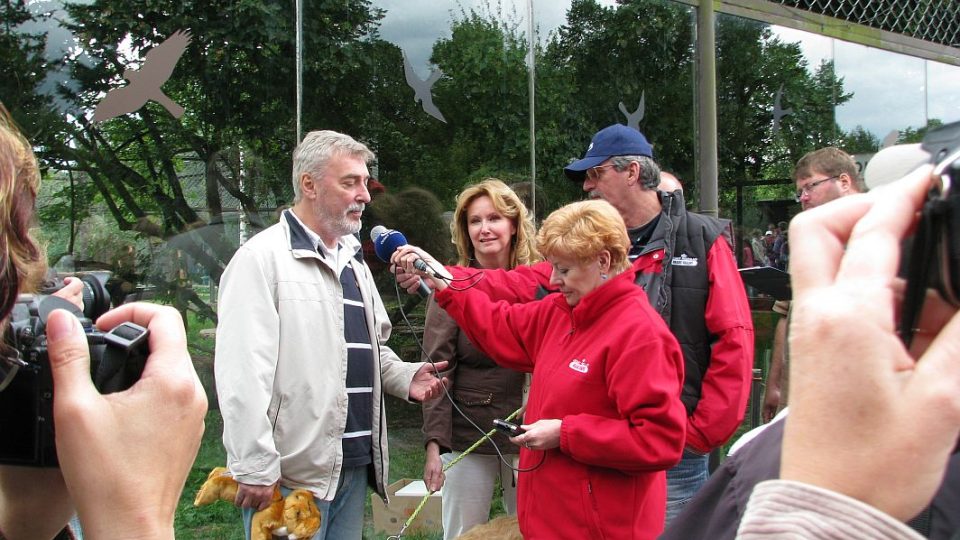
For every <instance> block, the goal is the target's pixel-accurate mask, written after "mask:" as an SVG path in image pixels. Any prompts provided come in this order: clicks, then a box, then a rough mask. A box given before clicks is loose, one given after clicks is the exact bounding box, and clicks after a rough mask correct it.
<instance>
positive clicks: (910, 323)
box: [899, 122, 960, 345]
mask: <svg viewBox="0 0 960 540" xmlns="http://www.w3.org/2000/svg"><path fill="white" fill-rule="evenodd" d="M920 148H921V150H922V151H923V152H924V153H926V154H927V155H929V156H930V157H929V161H930V162H931V163H934V164H935V165H936V166H935V168H934V175H935V177H936V179H937V182H936V184H935V185H933V186H932V187H931V189H930V191H929V193H928V194H927V200H926V202H925V203H924V206H923V210H922V213H921V216H920V221H919V223H918V224H917V230H916V233H915V234H914V236H913V238H912V239H910V241H909V246H908V247H906V248H905V250H904V253H905V254H906V263H905V264H904V265H903V268H905V270H906V279H907V289H906V292H905V294H904V301H903V306H902V309H901V316H900V327H899V331H900V336H901V338H902V339H903V340H904V342H905V343H906V344H907V345H909V344H910V342H911V340H912V339H913V335H914V333H915V331H916V325H917V322H918V321H919V317H920V312H921V311H922V310H923V302H924V299H925V298H926V292H927V289H933V290H935V291H937V292H938V293H939V294H940V296H941V297H943V299H944V300H946V301H947V302H949V303H950V304H952V305H953V306H955V307H960V186H958V185H957V184H958V183H960V122H953V123H951V124H946V125H944V126H941V127H939V128H936V129H933V130H931V131H929V132H928V133H927V135H926V136H925V137H924V138H923V142H922V143H921V144H920Z"/></svg>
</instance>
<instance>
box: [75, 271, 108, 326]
mask: <svg viewBox="0 0 960 540" xmlns="http://www.w3.org/2000/svg"><path fill="white" fill-rule="evenodd" d="M80 281H82V282H83V316H84V317H86V318H88V319H90V320H91V321H95V320H97V318H98V317H100V316H101V315H103V314H104V313H106V312H107V311H109V310H110V293H108V292H107V288H106V287H105V286H104V283H103V281H101V280H100V279H99V278H98V277H97V276H96V275H93V274H85V275H83V276H81V277H80Z"/></svg>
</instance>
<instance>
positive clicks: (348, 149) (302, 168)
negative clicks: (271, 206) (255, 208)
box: [293, 130, 375, 204]
mask: <svg viewBox="0 0 960 540" xmlns="http://www.w3.org/2000/svg"><path fill="white" fill-rule="evenodd" d="M335 155H346V156H350V157H358V158H361V159H363V161H364V162H365V163H369V162H371V161H373V159H374V157H375V156H374V154H373V152H372V151H371V150H370V149H369V148H367V145H365V144H363V143H362V142H359V141H357V140H356V139H354V138H353V137H351V136H349V135H344V134H343V133H337V132H336V131H330V130H323V131H311V132H310V133H307V135H306V136H305V137H304V138H303V140H302V141H300V144H298V145H297V148H296V149H295V150H294V151H293V202H294V204H296V203H297V202H299V201H300V199H301V197H303V193H301V192H300V177H301V176H302V175H303V174H304V173H309V174H312V175H321V174H323V172H324V169H325V168H326V166H327V162H329V161H330V158H332V157H333V156H335Z"/></svg>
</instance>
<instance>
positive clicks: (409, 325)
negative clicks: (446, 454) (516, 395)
mask: <svg viewBox="0 0 960 540" xmlns="http://www.w3.org/2000/svg"><path fill="white" fill-rule="evenodd" d="M428 266H429V265H428ZM430 270H431V271H432V272H434V273H435V272H436V270H434V269H433V268H432V267H431V268H430ZM477 275H479V276H480V277H479V278H478V279H476V280H475V281H474V282H473V283H472V284H471V285H469V286H468V287H466V288H463V289H457V288H453V285H452V282H457V281H467V280H472V279H473V278H475V277H476V276H477ZM435 277H436V278H437V279H441V280H443V281H445V282H447V285H448V286H449V287H451V288H452V289H453V290H454V291H465V290H467V289H470V288H472V287H475V286H476V285H477V284H478V283H480V281H481V280H482V279H483V272H482V271H477V272H476V273H474V274H472V275H470V276H468V277H465V278H447V277H445V276H443V275H442V274H441V275H436V274H435ZM421 279H423V278H421ZM393 289H394V291H395V292H396V295H397V308H398V309H399V310H400V315H401V316H402V317H403V322H405V323H406V325H407V328H408V329H409V330H410V335H411V336H413V339H414V341H415V342H416V343H417V348H418V349H419V350H420V352H421V353H422V354H423V357H424V358H426V360H427V362H429V363H430V366H431V367H433V373H434V375H435V376H436V377H437V378H442V375H441V372H440V370H439V369H437V365H436V363H435V362H434V360H433V358H432V357H431V356H430V354H429V353H428V352H427V351H426V349H424V348H423V343H422V342H421V341H420V338H419V337H418V336H417V332H416V330H415V329H414V327H413V323H411V322H410V319H409V318H408V317H407V313H406V312H405V311H404V309H403V299H402V297H401V295H400V284H399V283H397V280H396V274H394V280H393ZM424 323H426V320H424ZM498 367H499V366H498ZM503 369H506V368H503ZM531 378H532V372H531ZM442 386H443V394H444V397H445V398H446V400H447V401H449V402H450V405H451V406H453V409H454V410H455V411H456V412H457V414H459V415H460V416H461V417H463V418H464V419H465V420H466V421H467V422H468V423H469V424H470V425H471V426H473V428H474V429H476V430H477V432H479V433H481V434H482V435H483V437H482V438H481V440H482V439H483V438H486V439H488V440H489V441H490V444H491V445H493V449H494V451H495V452H496V453H497V457H498V458H499V459H500V462H501V463H503V464H504V465H506V466H507V467H508V468H509V469H510V470H512V471H514V472H516V473H522V472H531V471H535V470H537V469H538V468H540V467H541V466H542V465H543V463H544V461H546V459H547V450H540V452H542V455H541V457H540V461H539V462H538V463H537V464H536V465H534V466H532V467H527V468H523V467H514V466H513V463H510V462H508V461H507V460H506V458H505V457H504V455H503V451H502V450H501V449H500V446H499V445H498V444H497V442H496V441H494V440H493V437H492V436H491V435H490V433H488V431H487V430H485V429H483V428H481V427H480V426H478V425H477V423H476V422H474V421H473V419H472V418H470V416H469V415H467V413H465V412H464V411H463V409H461V408H460V406H458V405H457V402H456V401H454V399H453V396H451V395H450V389H448V388H447V386H446V385H442ZM525 408H526V407H522V409H525ZM513 416H514V415H511V417H513ZM494 429H495V428H494ZM478 443H479V441H478ZM519 448H520V447H517V455H519V452H520V449H519ZM527 450H529V451H534V450H531V449H529V448H528V449H527Z"/></svg>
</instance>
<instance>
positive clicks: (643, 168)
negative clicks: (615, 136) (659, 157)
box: [610, 156, 660, 189]
mask: <svg viewBox="0 0 960 540" xmlns="http://www.w3.org/2000/svg"><path fill="white" fill-rule="evenodd" d="M633 161H636V162H637V164H638V165H640V185H641V186H643V188H644V189H657V185H659V184H660V166H659V165H657V162H656V161H654V160H653V158H651V157H648V156H613V157H612V158H611V159H610V163H612V164H613V168H615V169H616V170H618V171H623V170H624V169H626V168H627V167H629V166H630V163H631V162H633Z"/></svg>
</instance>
